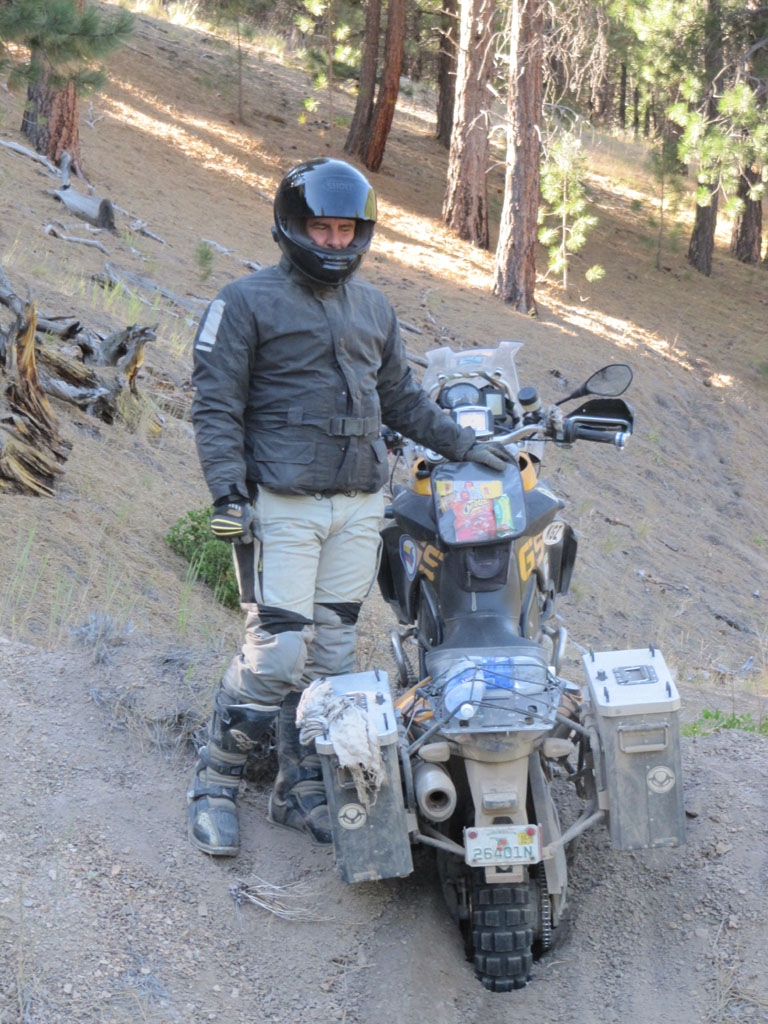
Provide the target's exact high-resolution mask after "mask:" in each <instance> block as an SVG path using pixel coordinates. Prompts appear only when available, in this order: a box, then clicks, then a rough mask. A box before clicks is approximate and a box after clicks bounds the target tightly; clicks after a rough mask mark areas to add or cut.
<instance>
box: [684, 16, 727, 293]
mask: <svg viewBox="0 0 768 1024" xmlns="http://www.w3.org/2000/svg"><path fill="white" fill-rule="evenodd" d="M706 26H707V29H706V31H707V38H706V44H705V50H704V74H705V82H706V83H707V96H706V111H707V121H708V122H710V123H713V122H714V121H715V119H716V117H717V97H716V84H715V83H716V78H717V76H718V75H719V74H720V70H721V68H722V67H723V35H722V17H721V13H720V0H707V17H706ZM700 184H702V185H704V187H705V188H706V189H707V190H708V191H709V192H710V194H711V196H712V199H711V201H710V203H709V205H708V206H699V205H698V204H697V206H696V216H695V218H694V221H693V232H692V233H691V241H690V244H689V246H688V262H689V263H690V264H691V266H692V267H694V268H695V269H696V270H698V271H699V273H700V274H705V275H706V276H707V277H709V275H710V274H711V273H712V255H713V253H714V251H715V228H716V227H717V199H718V196H717V192H718V183H717V180H715V181H711V182H700Z"/></svg>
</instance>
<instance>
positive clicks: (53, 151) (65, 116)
mask: <svg viewBox="0 0 768 1024" xmlns="http://www.w3.org/2000/svg"><path fill="white" fill-rule="evenodd" d="M21 130H22V132H23V133H24V134H25V135H26V136H27V138H28V139H29V140H30V142H31V143H32V145H33V146H34V147H35V150H36V151H37V152H38V153H42V154H43V155H44V156H46V157H48V159H49V160H52V161H53V162H54V163H55V164H58V163H59V162H60V161H61V157H62V154H63V152H64V150H66V151H67V153H69V156H70V158H71V161H72V167H73V169H74V170H75V171H76V172H77V173H78V174H81V173H82V169H81V167H80V130H79V127H78V120H77V94H76V92H75V86H74V83H72V82H68V83H67V84H66V85H65V86H64V87H63V88H62V89H52V88H51V86H50V76H49V74H48V73H46V74H43V75H42V76H41V77H40V78H38V79H37V81H35V82H32V83H31V84H30V86H29V88H28V89H27V105H26V107H25V108H24V114H23V116H22V119H21Z"/></svg>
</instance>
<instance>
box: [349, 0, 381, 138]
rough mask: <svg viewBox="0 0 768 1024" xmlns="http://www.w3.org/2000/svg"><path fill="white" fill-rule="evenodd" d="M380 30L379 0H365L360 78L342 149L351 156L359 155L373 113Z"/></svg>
mask: <svg viewBox="0 0 768 1024" xmlns="http://www.w3.org/2000/svg"><path fill="white" fill-rule="evenodd" d="M380 33H381V0H368V3H367V5H366V9H365V41H364V43H363V56H362V60H361V62H360V80H359V82H358V85H357V102H356V103H355V112H354V114H353V115H352V123H351V124H350V126H349V132H348V133H347V139H346V142H345V143H344V151H345V152H346V153H350V154H351V155H352V156H362V155H363V150H364V146H365V138H366V135H367V133H368V129H369V127H370V124H371V117H372V116H373V99H374V96H375V94H376V73H377V71H378V68H379V35H380Z"/></svg>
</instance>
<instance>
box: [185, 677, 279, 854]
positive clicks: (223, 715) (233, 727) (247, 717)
mask: <svg viewBox="0 0 768 1024" xmlns="http://www.w3.org/2000/svg"><path fill="white" fill-rule="evenodd" d="M235 699H236V698H233V697H232V695H231V694H228V693H226V691H224V690H222V689H220V690H219V692H218V693H217V695H216V699H215V701H214V708H213V715H212V717H211V721H210V724H209V726H208V742H207V743H206V745H205V746H204V747H201V748H200V751H199V753H198V758H197V763H196V764H195V774H194V779H193V782H192V788H191V789H190V791H189V792H188V793H187V800H188V803H189V838H190V842H191V843H192V844H193V846H196V847H198V849H200V850H203V851H204V852H205V853H209V854H211V855H212V856H214V857H234V856H235V855H236V854H237V853H238V851H239V849H240V838H239V831H238V822H237V807H236V806H235V799H236V797H237V791H238V787H239V785H240V780H241V779H242V777H243V772H244V771H245V764H246V761H247V760H248V754H249V752H250V751H251V750H253V748H254V747H255V746H256V744H257V743H258V741H259V740H261V739H263V738H264V736H266V734H267V733H268V732H269V729H270V727H271V726H272V723H273V722H274V720H275V716H276V714H277V708H266V707H259V706H258V705H254V704H237V703H234V701H235Z"/></svg>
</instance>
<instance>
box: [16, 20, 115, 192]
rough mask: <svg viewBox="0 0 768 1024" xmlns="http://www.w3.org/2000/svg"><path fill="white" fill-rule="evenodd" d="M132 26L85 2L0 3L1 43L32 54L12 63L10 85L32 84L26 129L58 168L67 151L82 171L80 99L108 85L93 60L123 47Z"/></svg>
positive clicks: (24, 130)
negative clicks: (78, 115)
mask: <svg viewBox="0 0 768 1024" xmlns="http://www.w3.org/2000/svg"><path fill="white" fill-rule="evenodd" d="M132 23H133V17H132V15H131V14H130V13H129V12H127V11H125V10H122V9H120V10H119V11H118V12H117V13H116V15H115V17H114V18H113V19H111V20H109V21H107V20H106V19H104V18H103V17H102V16H101V15H99V14H98V12H97V11H96V10H94V9H93V8H86V7H85V6H84V0H13V2H10V3H0V39H1V40H3V42H4V43H8V42H15V43H20V44H21V45H22V46H24V47H25V48H26V49H27V51H28V55H29V56H28V59H27V60H25V61H23V62H21V63H15V64H14V63H12V64H11V65H10V75H9V81H10V83H11V84H14V83H19V82H26V84H27V105H26V107H25V110H24V115H23V118H22V123H21V130H22V131H23V132H24V134H25V135H26V136H27V137H28V138H29V139H30V141H31V142H32V144H33V145H34V147H35V149H36V150H37V152H38V153H43V154H44V155H45V156H47V157H48V159H49V160H52V161H54V163H57V164H58V163H59V162H60V160H61V158H62V155H63V153H64V152H65V151H66V152H67V153H68V154H69V157H70V159H71V161H72V166H73V168H74V169H75V170H76V171H77V172H78V173H82V169H81V166H80V136H79V129H78V117H77V97H78V95H79V94H80V93H81V92H84V91H86V90H95V89H98V88H100V87H101V86H102V85H103V83H104V81H105V78H106V75H105V72H104V71H103V69H101V68H97V67H94V66H93V62H94V61H96V60H98V59H99V58H100V57H103V56H105V55H106V54H107V53H109V52H110V51H112V50H113V49H114V48H115V47H117V46H119V45H120V44H121V43H122V42H123V41H124V40H125V39H126V38H127V36H128V35H129V34H130V32H131V30H132ZM4 56H5V54H4Z"/></svg>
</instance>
